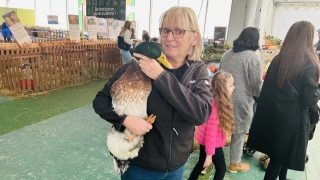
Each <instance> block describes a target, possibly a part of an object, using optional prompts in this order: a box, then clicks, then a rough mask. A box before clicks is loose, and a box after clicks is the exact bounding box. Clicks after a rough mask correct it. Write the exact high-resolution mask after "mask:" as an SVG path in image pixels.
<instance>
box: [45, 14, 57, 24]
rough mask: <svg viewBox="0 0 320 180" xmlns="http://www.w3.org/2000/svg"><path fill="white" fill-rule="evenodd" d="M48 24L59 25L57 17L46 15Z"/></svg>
mask: <svg viewBox="0 0 320 180" xmlns="http://www.w3.org/2000/svg"><path fill="white" fill-rule="evenodd" d="M48 24H59V23H58V16H54V15H48Z"/></svg>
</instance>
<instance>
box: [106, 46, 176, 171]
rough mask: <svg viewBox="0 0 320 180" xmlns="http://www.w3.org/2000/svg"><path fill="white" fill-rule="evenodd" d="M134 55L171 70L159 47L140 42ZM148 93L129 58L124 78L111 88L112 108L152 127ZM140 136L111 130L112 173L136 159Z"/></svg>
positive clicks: (145, 79)
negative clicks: (148, 113)
mask: <svg viewBox="0 0 320 180" xmlns="http://www.w3.org/2000/svg"><path fill="white" fill-rule="evenodd" d="M134 52H135V53H139V54H142V55H145V56H147V57H149V58H152V59H156V60H157V61H158V62H159V63H162V64H163V65H164V66H165V67H167V68H169V69H171V68H172V66H171V64H170V63H169V62H168V61H167V59H166V57H165V55H164V53H163V51H162V46H161V45H160V44H159V43H156V42H143V43H141V44H139V45H138V46H137V47H136V48H135V51H134ZM151 90H152V84H151V79H150V78H149V77H148V76H146V75H145V74H144V73H143V72H142V71H141V68H140V67H139V63H138V60H137V59H136V58H132V61H131V62H130V64H129V65H128V68H127V70H126V71H125V72H124V74H123V75H122V76H121V77H120V78H119V79H118V80H117V81H116V82H114V84H113V85H112V87H111V90H110V94H111V97H112V106H113V108H114V111H115V112H116V113H117V114H118V115H119V116H122V115H128V116H137V117H140V118H143V119H145V120H146V121H147V122H148V123H150V124H152V123H153V122H154V121H155V119H156V116H155V115H150V116H149V117H148V115H147V99H148V96H149V94H150V92H151ZM143 142H144V138H143V135H134V134H132V133H131V132H130V131H129V130H128V129H125V131H124V132H118V131H117V130H115V129H114V127H112V128H111V129H110V131H109V132H108V135H107V146H108V149H109V151H110V153H111V154H112V156H113V165H114V167H115V170H116V171H117V172H118V173H120V174H123V173H124V172H125V171H126V170H127V168H128V165H129V159H133V158H135V157H137V156H138V152H139V150H140V148H141V147H142V146H143Z"/></svg>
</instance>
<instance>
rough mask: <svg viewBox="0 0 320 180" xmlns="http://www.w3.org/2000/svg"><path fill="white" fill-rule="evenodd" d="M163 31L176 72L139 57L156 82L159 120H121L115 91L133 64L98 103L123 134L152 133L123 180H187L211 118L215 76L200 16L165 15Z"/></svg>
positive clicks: (152, 107)
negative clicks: (197, 131) (204, 56)
mask: <svg viewBox="0 0 320 180" xmlns="http://www.w3.org/2000/svg"><path fill="white" fill-rule="evenodd" d="M159 29H160V31H159V32H160V36H161V40H160V42H161V44H162V46H163V49H164V52H165V55H166V57H167V59H168V61H169V62H170V63H171V65H172V66H173V69H167V68H165V67H164V66H162V65H160V64H159V63H158V62H157V61H156V60H154V59H150V58H148V57H145V56H143V55H141V54H134V56H136V57H139V58H141V59H140V61H139V65H140V67H141V70H142V71H143V72H144V73H145V74H146V75H147V76H148V77H149V78H151V79H152V80H153V83H152V91H151V93H150V95H149V97H148V102H147V104H148V106H147V112H148V115H151V114H155V115H157V118H156V120H155V122H154V124H153V125H152V126H151V125H150V124H149V123H147V122H146V121H145V120H144V119H142V118H138V117H134V116H126V115H125V116H122V117H119V116H118V115H117V114H115V112H114V111H113V108H112V99H111V96H110V88H111V86H112V84H113V83H114V82H115V80H117V79H118V78H119V77H120V76H121V75H122V74H123V73H124V72H125V71H126V69H127V67H128V65H124V66H122V67H121V68H120V70H119V71H118V72H117V73H116V74H115V75H114V76H113V77H112V78H111V79H110V81H109V82H108V83H107V84H106V86H105V87H104V89H103V90H102V91H100V92H99V93H98V94H97V96H96V98H95V100H94V102H93V107H94V109H95V111H96V113H98V114H99V115H100V116H101V117H102V118H103V119H105V120H107V121H108V122H110V123H112V124H114V126H115V128H116V129H117V130H119V131H123V130H124V129H125V128H128V129H129V130H130V131H131V132H133V133H136V134H138V135H139V134H145V133H146V132H148V133H147V134H146V135H145V136H144V144H143V147H142V148H141V149H140V151H139V155H138V157H136V158H134V159H132V160H130V164H129V168H128V169H127V171H126V172H125V173H124V174H123V175H122V176H121V179H122V180H126V179H130V180H136V179H172V180H180V179H182V175H183V172H184V165H185V163H186V162H187V160H188V158H189V156H190V153H191V152H192V151H193V136H194V127H195V125H197V126H198V125H201V124H203V123H204V122H205V121H206V120H207V119H208V118H209V116H210V113H211V102H212V96H211V92H210V89H209V77H208V71H207V66H206V64H204V63H203V62H202V61H199V59H200V55H201V52H202V48H203V45H202V38H201V35H200V32H199V26H198V21H197V16H196V15H195V13H194V11H193V10H192V9H191V8H187V7H172V8H170V9H169V10H167V11H166V12H165V13H164V14H163V15H162V16H161V20H160V28H159Z"/></svg>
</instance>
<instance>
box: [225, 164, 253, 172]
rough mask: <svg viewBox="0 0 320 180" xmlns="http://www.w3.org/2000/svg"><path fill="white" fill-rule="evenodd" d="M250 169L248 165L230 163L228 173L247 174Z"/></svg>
mask: <svg viewBox="0 0 320 180" xmlns="http://www.w3.org/2000/svg"><path fill="white" fill-rule="evenodd" d="M249 169H250V166H249V164H247V163H238V164H233V163H231V162H230V165H229V168H228V171H229V172H231V173H236V172H247V171H248V170H249Z"/></svg>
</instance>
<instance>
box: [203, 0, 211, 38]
mask: <svg viewBox="0 0 320 180" xmlns="http://www.w3.org/2000/svg"><path fill="white" fill-rule="evenodd" d="M208 7H209V0H207V6H206V14H205V16H204V25H203V34H202V37H203V38H204V33H205V32H206V25H207V14H208Z"/></svg>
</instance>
